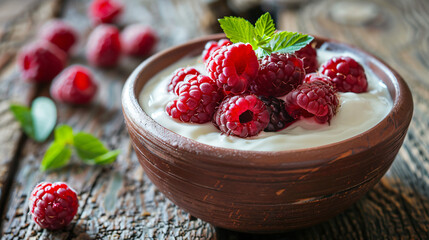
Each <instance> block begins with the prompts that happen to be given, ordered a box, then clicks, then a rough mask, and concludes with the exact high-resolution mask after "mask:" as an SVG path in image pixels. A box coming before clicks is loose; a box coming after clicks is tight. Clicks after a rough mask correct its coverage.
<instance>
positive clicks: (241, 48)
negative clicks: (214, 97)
mask: <svg viewBox="0 0 429 240" xmlns="http://www.w3.org/2000/svg"><path fill="white" fill-rule="evenodd" d="M258 68H259V63H258V58H257V57H256V54H255V51H253V49H252V46H251V45H250V44H244V43H236V44H233V45H229V46H227V47H223V48H219V49H218V50H216V51H214V52H213V53H212V54H211V55H210V57H209V59H207V62H206V69H207V72H208V73H209V76H210V77H211V78H212V79H213V80H215V81H216V84H217V85H218V86H219V88H223V90H224V91H225V93H226V94H229V93H232V94H241V93H243V92H245V91H246V90H247V86H248V83H249V81H250V80H251V79H253V78H255V77H256V75H257V74H258Z"/></svg>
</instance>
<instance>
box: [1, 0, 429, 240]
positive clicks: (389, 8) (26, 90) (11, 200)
mask: <svg viewBox="0 0 429 240" xmlns="http://www.w3.org/2000/svg"><path fill="white" fill-rule="evenodd" d="M125 2H126V6H127V8H126V13H127V14H126V15H125V17H124V18H123V19H122V20H121V22H120V25H121V26H124V25H126V24H129V23H132V22H136V21H139V22H144V23H147V24H151V25H152V26H154V27H155V28H156V29H157V30H158V33H159V34H160V37H161V43H160V44H159V46H158V49H157V50H162V49H165V48H167V47H169V46H173V45H176V44H179V43H182V42H185V41H187V40H189V39H192V38H195V37H198V36H203V35H205V34H208V33H210V32H212V31H213V29H214V28H212V27H213V26H215V25H216V21H215V19H216V15H219V14H222V13H226V12H227V11H230V10H228V9H227V8H225V7H224V5H219V4H217V3H214V1H198V0H162V1H144V0H140V1H139V0H128V1H125ZM267 2H269V1H264V6H268V5H267ZM306 2H307V4H305V5H301V6H296V7H290V8H283V7H277V8H275V9H273V8H271V10H272V11H273V13H275V14H276V16H277V24H278V28H280V29H285V30H290V31H301V32H306V33H310V34H314V35H319V36H322V37H328V38H335V39H338V40H340V41H343V42H346V43H349V44H353V45H356V46H358V47H360V48H362V49H364V50H366V51H368V52H371V53H373V54H375V55H377V56H379V57H380V58H381V59H383V60H384V61H386V62H387V63H388V64H390V65H391V66H392V67H393V68H394V69H396V70H397V71H398V72H399V73H400V75H402V76H403V78H404V79H405V80H406V81H407V83H408V84H409V86H410V88H411V90H412V92H413V97H414V105H415V106H414V108H415V110H414V117H413V121H412V123H411V126H410V129H409V132H408V135H407V137H406V140H405V143H404V145H403V147H402V148H401V150H400V152H399V154H398V156H397V158H396V160H395V162H394V163H393V165H392V167H391V169H390V170H389V172H388V173H387V174H386V176H385V177H383V178H382V180H381V181H380V183H379V184H377V185H376V186H375V187H374V188H373V189H372V190H371V191H369V192H368V194H366V195H365V196H364V197H363V198H362V199H361V200H360V201H358V202H357V203H356V204H354V205H353V206H352V207H350V208H349V209H347V210H346V211H345V212H344V213H342V214H340V215H339V216H337V217H335V218H333V219H331V220H330V221H327V222H325V223H322V224H319V225H317V226H314V227H311V228H308V229H302V230H299V231H296V232H289V233H284V234H274V235H269V236H260V235H251V234H241V233H235V232H231V231H227V230H223V229H216V228H214V227H212V226H211V225H210V224H208V223H206V222H203V221H201V220H199V219H196V218H193V217H191V216H189V214H188V213H186V212H184V211H182V210H180V209H179V208H178V207H176V206H175V205H174V204H173V203H171V202H170V201H169V200H168V199H166V198H165V197H164V196H163V194H162V193H160V192H159V191H158V189H157V188H156V187H155V186H154V185H153V184H152V183H151V182H150V181H149V180H148V178H147V177H146V175H145V173H144V171H143V169H142V168H141V166H140V165H139V163H138V161H137V159H136V156H135V154H134V152H133V149H132V147H131V145H130V141H129V137H128V134H127V130H126V128H125V125H124V120H123V116H122V112H121V101H120V96H121V88H122V86H123V84H124V81H125V79H126V77H127V76H128V75H129V74H130V73H131V71H132V69H133V68H134V67H135V66H137V64H138V63H139V62H140V61H141V60H136V59H127V58H125V59H123V61H122V62H121V64H120V66H118V67H117V68H115V69H98V68H93V70H94V72H95V73H96V76H97V78H98V80H99V81H100V82H101V83H102V84H101V88H100V92H99V95H98V96H97V100H96V101H95V102H94V103H93V104H91V105H90V106H87V107H71V106H68V105H64V104H57V107H58V110H59V111H58V116H59V120H58V121H59V123H66V124H69V125H71V126H72V127H73V128H74V129H77V130H83V131H87V132H91V133H93V134H95V135H96V136H98V137H100V138H101V139H102V140H103V141H104V142H105V143H106V144H107V145H108V146H109V147H110V148H119V149H121V151H122V152H121V154H120V155H119V157H118V159H117V161H116V162H115V163H114V164H112V165H109V166H103V167H100V166H87V165H83V164H81V163H80V162H79V161H77V160H76V159H74V160H73V161H72V163H71V164H69V165H68V166H67V167H65V168H63V169H61V170H58V171H51V172H40V171H39V170H38V169H39V166H40V162H41V159H42V157H43V154H44V152H45V151H46V149H47V147H48V145H49V142H50V141H51V140H52V139H49V140H48V141H47V142H46V143H35V142H34V141H32V140H31V139H29V138H27V137H26V136H25V135H24V134H23V133H22V132H21V131H20V127H19V125H18V124H17V122H15V121H14V119H13V117H12V115H11V113H10V112H9V111H8V107H9V105H10V103H12V102H17V103H22V104H29V103H30V102H31V100H32V99H34V98H35V97H37V96H48V95H49V94H48V87H49V86H35V85H32V84H28V83H25V82H24V81H23V80H22V79H21V78H20V76H19V72H18V68H17V66H16V52H17V50H19V48H20V47H21V46H22V45H23V44H24V43H26V42H28V41H30V40H31V39H33V38H34V36H35V34H36V30H37V28H38V27H39V26H40V25H41V24H42V23H44V22H45V21H47V20H48V19H50V18H54V17H61V18H63V19H65V20H66V21H68V22H70V23H72V25H74V26H75V27H77V28H78V29H79V31H80V33H81V41H80V45H79V47H78V49H77V52H76V54H75V55H74V56H73V57H72V58H71V59H70V61H69V63H70V64H71V63H83V64H86V60H85V57H84V45H85V44H84V43H85V39H86V37H87V35H88V33H89V32H90V30H91V24H90V23H89V21H88V19H87V18H86V8H87V6H88V1H84V0H26V1H15V0H3V1H1V2H0V156H1V157H0V215H1V217H2V218H1V222H0V229H1V233H2V239H147V238H148V239H173V238H177V239H215V238H217V239H392V238H395V239H396V238H398V239H428V238H429V137H428V135H427V133H428V132H427V131H428V130H427V127H428V126H429V105H428V104H427V103H428V102H429V80H428V76H429V2H428V1H426V0H410V1H401V0H374V1H372V2H366V3H367V4H366V5H364V6H363V7H362V8H351V9H352V10H351V11H349V12H347V11H346V9H345V8H344V6H341V5H338V4H339V3H338V2H337V1H306ZM222 6H223V7H222ZM239 13H241V12H239ZM247 13H248V12H247ZM178 23H180V24H178ZM41 181H65V182H68V183H69V184H70V185H72V186H73V187H74V188H75V189H76V190H77V192H78V195H79V203H80V207H79V210H78V213H77V216H76V217H75V218H74V220H73V221H72V223H71V224H70V225H69V226H68V227H67V228H66V229H64V230H61V231H55V232H50V231H46V230H42V229H40V228H39V227H38V226H37V225H36V224H35V223H34V222H33V221H32V220H31V218H30V216H29V214H28V197H29V194H30V192H31V190H32V188H33V187H34V186H35V184H37V183H38V182H41Z"/></svg>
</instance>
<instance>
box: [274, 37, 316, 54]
mask: <svg viewBox="0 0 429 240" xmlns="http://www.w3.org/2000/svg"><path fill="white" fill-rule="evenodd" d="M313 39H314V38H313V37H312V36H309V35H307V34H302V33H296V32H278V33H276V34H274V36H273V37H272V39H271V41H270V42H269V43H268V44H269V45H270V48H271V49H272V51H273V52H279V53H294V52H295V51H298V50H300V49H301V48H303V47H305V46H306V45H307V44H309V43H310V42H311V41H312V40H313Z"/></svg>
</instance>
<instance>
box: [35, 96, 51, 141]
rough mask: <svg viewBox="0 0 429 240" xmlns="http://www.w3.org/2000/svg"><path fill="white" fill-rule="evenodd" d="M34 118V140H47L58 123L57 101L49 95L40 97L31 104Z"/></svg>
mask: <svg viewBox="0 0 429 240" xmlns="http://www.w3.org/2000/svg"><path fill="white" fill-rule="evenodd" d="M31 117H32V119H33V129H34V140H36V141H37V142H43V141H45V140H46V139H47V138H48V137H49V135H50V134H51V132H52V130H53V129H54V127H55V124H56V123H57V108H56V107H55V103H54V102H53V101H52V100H51V99H49V98H47V97H38V98H36V99H35V100H34V101H33V103H32V104H31Z"/></svg>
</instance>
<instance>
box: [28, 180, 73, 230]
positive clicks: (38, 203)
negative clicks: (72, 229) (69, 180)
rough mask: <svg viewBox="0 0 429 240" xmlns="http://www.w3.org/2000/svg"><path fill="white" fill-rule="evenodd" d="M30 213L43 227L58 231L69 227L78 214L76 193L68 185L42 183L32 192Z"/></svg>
mask: <svg viewBox="0 0 429 240" xmlns="http://www.w3.org/2000/svg"><path fill="white" fill-rule="evenodd" d="M29 207H30V213H31V215H32V216H33V219H34V221H35V222H36V223H37V224H38V225H39V226H40V227H41V228H45V229H49V230H57V229H60V228H63V227H65V226H67V225H68V224H69V223H70V222H71V220H72V219H73V217H74V216H75V215H76V213H77V209H78V207H79V201H78V199H77V194H76V192H75V191H74V190H73V189H72V188H70V187H69V186H67V184H66V183H62V182H56V183H49V182H42V183H39V184H38V185H37V186H36V187H35V188H34V190H33V191H32V192H31V195H30V200H29Z"/></svg>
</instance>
